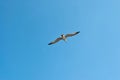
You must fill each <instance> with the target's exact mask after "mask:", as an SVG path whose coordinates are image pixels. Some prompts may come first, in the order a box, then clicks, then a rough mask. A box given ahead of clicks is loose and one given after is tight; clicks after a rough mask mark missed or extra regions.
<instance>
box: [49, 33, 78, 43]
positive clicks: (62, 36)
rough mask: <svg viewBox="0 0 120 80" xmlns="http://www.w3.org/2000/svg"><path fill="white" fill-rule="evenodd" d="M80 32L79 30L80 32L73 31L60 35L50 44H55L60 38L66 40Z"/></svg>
mask: <svg viewBox="0 0 120 80" xmlns="http://www.w3.org/2000/svg"><path fill="white" fill-rule="evenodd" d="M78 33H80V32H79V31H78V32H75V33H72V34H66V35H64V34H62V35H61V37H59V38H57V39H56V40H54V41H52V42H50V43H49V44H48V45H51V44H54V43H56V42H58V41H60V40H64V41H66V39H67V37H72V36H74V35H76V34H78Z"/></svg>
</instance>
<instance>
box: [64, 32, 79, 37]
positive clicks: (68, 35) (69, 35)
mask: <svg viewBox="0 0 120 80" xmlns="http://www.w3.org/2000/svg"><path fill="white" fill-rule="evenodd" d="M78 33H80V31H78V32H75V33H72V34H66V35H65V37H66V38H67V37H72V36H74V35H76V34H78Z"/></svg>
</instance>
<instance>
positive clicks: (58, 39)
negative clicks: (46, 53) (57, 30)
mask: <svg viewBox="0 0 120 80" xmlns="http://www.w3.org/2000/svg"><path fill="white" fill-rule="evenodd" d="M60 40H62V38H61V37H59V38H57V39H56V40H54V41H52V42H50V43H49V44H48V45H51V44H54V43H56V42H58V41H60Z"/></svg>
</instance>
